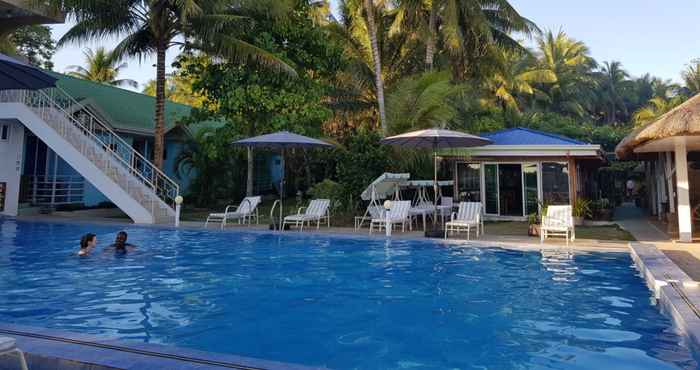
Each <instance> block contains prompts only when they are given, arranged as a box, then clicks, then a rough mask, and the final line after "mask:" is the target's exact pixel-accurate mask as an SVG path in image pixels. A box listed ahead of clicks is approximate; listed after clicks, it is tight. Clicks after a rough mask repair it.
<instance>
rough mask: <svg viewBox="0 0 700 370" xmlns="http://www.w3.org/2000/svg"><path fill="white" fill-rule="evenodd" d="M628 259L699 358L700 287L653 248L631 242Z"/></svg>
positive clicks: (664, 312)
mask: <svg viewBox="0 0 700 370" xmlns="http://www.w3.org/2000/svg"><path fill="white" fill-rule="evenodd" d="M629 250H630V255H631V256H632V260H633V261H634V263H635V265H636V267H637V269H638V270H639V272H640V274H641V276H642V278H643V279H644V281H645V282H646V284H647V286H648V287H649V289H650V290H651V291H652V293H653V295H654V298H656V302H657V304H658V305H659V309H660V311H661V312H662V313H663V314H665V315H667V316H668V317H669V318H670V319H671V322H672V323H673V327H674V329H676V330H677V331H678V332H679V334H681V336H682V337H683V338H684V339H685V342H686V343H685V344H687V345H688V347H689V348H690V349H691V351H692V353H693V354H694V355H695V356H696V357H698V356H699V355H700V284H699V283H698V282H696V281H694V280H693V279H691V278H690V277H689V276H688V275H687V274H686V273H685V272H683V270H681V269H680V267H678V266H677V265H676V264H675V263H674V262H673V261H671V259H669V258H668V257H667V256H666V255H665V254H664V253H663V252H662V251H660V250H659V249H658V248H657V247H656V245H654V244H650V243H640V242H630V243H629Z"/></svg>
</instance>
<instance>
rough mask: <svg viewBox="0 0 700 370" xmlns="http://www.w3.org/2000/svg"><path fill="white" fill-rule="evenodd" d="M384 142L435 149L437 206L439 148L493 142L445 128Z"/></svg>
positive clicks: (434, 187) (413, 133) (394, 137)
mask: <svg viewBox="0 0 700 370" xmlns="http://www.w3.org/2000/svg"><path fill="white" fill-rule="evenodd" d="M381 143H382V144H388V145H394V146H400V147H405V148H424V149H432V151H433V167H434V178H433V190H434V191H435V194H436V196H435V199H434V200H433V203H434V205H435V206H437V194H438V189H437V186H438V181H437V151H438V149H447V148H471V147H477V146H483V145H489V144H492V143H493V142H492V141H491V140H489V139H485V138H483V137H480V136H476V135H470V134H466V133H463V132H458V131H451V130H444V129H428V130H418V131H411V132H407V133H405V134H401V135H396V136H390V137H387V138H384V139H382V140H381ZM436 213H437V208H434V210H433V224H435V219H436V218H437V215H436Z"/></svg>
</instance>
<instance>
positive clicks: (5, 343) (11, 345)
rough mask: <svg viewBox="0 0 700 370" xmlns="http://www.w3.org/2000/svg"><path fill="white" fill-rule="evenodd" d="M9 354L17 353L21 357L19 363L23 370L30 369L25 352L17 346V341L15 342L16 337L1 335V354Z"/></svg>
mask: <svg viewBox="0 0 700 370" xmlns="http://www.w3.org/2000/svg"><path fill="white" fill-rule="evenodd" d="M7 355H16V356H17V357H18V358H19V365H20V367H21V368H22V370H28V368H27V359H25V358H24V352H22V351H21V350H20V349H19V348H17V342H15V340H14V338H9V337H0V356H7Z"/></svg>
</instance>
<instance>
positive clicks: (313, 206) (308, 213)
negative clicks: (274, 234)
mask: <svg viewBox="0 0 700 370" xmlns="http://www.w3.org/2000/svg"><path fill="white" fill-rule="evenodd" d="M330 204H331V201H330V200H329V199H314V200H312V201H311V202H310V203H309V206H308V207H301V208H299V210H297V213H296V214H295V215H290V216H287V217H285V218H284V221H283V222H282V230H284V227H285V226H286V225H287V224H289V225H290V226H291V225H294V226H296V227H298V228H299V231H302V230H303V229H304V222H307V223H308V224H309V226H311V222H313V221H316V229H318V228H320V227H321V221H322V220H323V219H325V220H327V222H328V227H331V216H330V214H329V212H328V208H329V206H330ZM302 211H303V213H302Z"/></svg>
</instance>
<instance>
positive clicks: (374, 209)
mask: <svg viewBox="0 0 700 370" xmlns="http://www.w3.org/2000/svg"><path fill="white" fill-rule="evenodd" d="M384 212H386V210H385V209H384V207H382V206H380V205H376V204H374V205H373V204H371V203H370V205H369V206H367V210H366V211H365V214H364V215H362V216H355V230H359V229H360V228H361V227H362V224H364V223H365V221H370V222H371V221H372V220H373V219H375V218H384Z"/></svg>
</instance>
